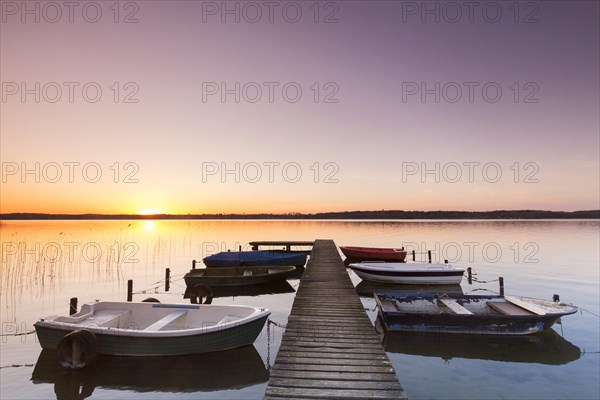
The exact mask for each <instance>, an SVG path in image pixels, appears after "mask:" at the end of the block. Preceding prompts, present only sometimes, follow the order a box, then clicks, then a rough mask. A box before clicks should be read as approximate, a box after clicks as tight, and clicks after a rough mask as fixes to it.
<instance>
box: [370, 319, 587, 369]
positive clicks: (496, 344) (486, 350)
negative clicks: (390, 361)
mask: <svg viewBox="0 0 600 400" xmlns="http://www.w3.org/2000/svg"><path fill="white" fill-rule="evenodd" d="M382 324H383V322H382V321H381V317H379V316H378V317H377V320H376V322H375V325H376V329H377V331H378V332H384V329H383V325H382ZM381 336H382V341H383V346H384V349H385V351H387V352H390V353H402V354H410V355H418V356H425V357H439V358H441V359H443V360H444V361H449V360H451V359H453V358H467V359H480V360H492V361H506V362H519V363H534V364H548V365H561V364H568V363H570V362H572V361H575V360H578V359H579V358H580V357H581V350H580V349H579V347H577V346H575V345H574V344H572V343H571V342H569V341H567V340H566V339H564V338H563V337H561V336H560V335H559V334H558V333H556V331H554V330H553V329H548V330H546V331H544V332H541V333H538V334H535V335H463V334H440V333H421V332H387V333H385V334H383V333H381Z"/></svg>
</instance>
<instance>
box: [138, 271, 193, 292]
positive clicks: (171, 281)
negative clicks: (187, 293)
mask: <svg viewBox="0 0 600 400" xmlns="http://www.w3.org/2000/svg"><path fill="white" fill-rule="evenodd" d="M180 275H185V274H180ZM182 279H183V278H179V279H175V280H174V281H173V280H171V279H169V285H174V286H179V287H182V288H185V287H186V286H183V285H180V284H177V283H176V282H177V281H180V280H182ZM163 282H164V279H162V280H160V281H158V282H154V283H153V285H156V284H157V283H163ZM161 287H164V284H161V285H157V286H152V287H149V288H147V289H144V290H139V291H137V292H132V293H131V294H148V292H149V291H151V290H153V291H154V294H171V293H169V292H159V291H158V289H159V288H161ZM182 295H183V294H182Z"/></svg>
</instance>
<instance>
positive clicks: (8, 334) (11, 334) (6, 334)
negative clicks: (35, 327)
mask: <svg viewBox="0 0 600 400" xmlns="http://www.w3.org/2000/svg"><path fill="white" fill-rule="evenodd" d="M32 333H35V331H27V332H23V333H3V334H1V335H0V336H25V335H31V334H32Z"/></svg>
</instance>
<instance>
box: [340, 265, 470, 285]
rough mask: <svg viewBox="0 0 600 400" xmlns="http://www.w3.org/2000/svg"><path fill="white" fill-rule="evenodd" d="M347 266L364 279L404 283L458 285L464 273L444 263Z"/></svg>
mask: <svg viewBox="0 0 600 400" xmlns="http://www.w3.org/2000/svg"><path fill="white" fill-rule="evenodd" d="M348 268H350V269H352V270H353V271H354V272H355V273H356V275H358V276H359V277H360V278H361V279H363V280H366V281H371V282H379V283H392V284H406V285H458V284H460V282H461V281H462V277H463V274H464V270H463V269H460V268H453V267H451V266H449V265H446V264H439V265H438V264H435V265H434V264H407V263H358V264H350V265H349V266H348Z"/></svg>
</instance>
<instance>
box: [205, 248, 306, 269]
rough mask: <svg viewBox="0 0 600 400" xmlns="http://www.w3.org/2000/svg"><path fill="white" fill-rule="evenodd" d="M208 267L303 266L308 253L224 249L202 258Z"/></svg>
mask: <svg viewBox="0 0 600 400" xmlns="http://www.w3.org/2000/svg"><path fill="white" fill-rule="evenodd" d="M202 261H204V264H205V265H206V266H207V267H238V266H253V265H254V266H256V265H292V266H294V267H302V266H303V265H304V264H306V254H303V253H282V252H275V251H223V252H220V253H217V254H213V255H212V256H208V257H204V259H203V260H202Z"/></svg>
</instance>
